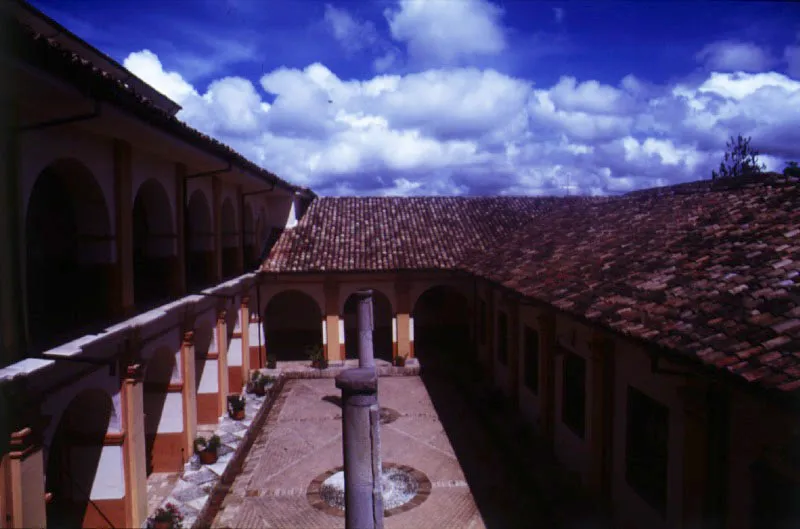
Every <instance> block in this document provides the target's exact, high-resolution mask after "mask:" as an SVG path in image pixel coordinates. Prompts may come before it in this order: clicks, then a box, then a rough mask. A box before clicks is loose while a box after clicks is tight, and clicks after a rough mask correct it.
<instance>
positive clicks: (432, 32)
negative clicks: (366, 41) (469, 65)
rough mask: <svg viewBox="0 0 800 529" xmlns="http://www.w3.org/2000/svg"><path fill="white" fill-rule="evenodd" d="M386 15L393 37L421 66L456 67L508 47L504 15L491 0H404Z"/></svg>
mask: <svg viewBox="0 0 800 529" xmlns="http://www.w3.org/2000/svg"><path fill="white" fill-rule="evenodd" d="M384 14H385V16H386V19H387V21H388V23H389V29H390V31H391V34H392V37H393V38H394V39H395V40H396V41H398V42H401V43H404V44H405V45H406V46H407V49H408V53H409V55H410V57H411V58H412V60H414V61H415V62H416V63H418V64H453V63H458V62H459V61H460V60H462V59H468V58H470V57H474V56H481V55H483V56H485V55H496V54H498V53H500V52H502V51H503V50H504V49H505V47H506V39H505V34H504V30H503V27H502V24H501V20H500V19H501V17H502V14H503V11H502V9H500V8H499V7H498V6H496V5H495V4H493V3H491V2H490V1H488V0H458V1H452V2H441V1H431V0H400V2H399V6H398V7H397V8H395V9H387V10H386V11H385V13H384Z"/></svg>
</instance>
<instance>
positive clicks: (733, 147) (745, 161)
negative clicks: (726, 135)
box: [711, 134, 766, 180]
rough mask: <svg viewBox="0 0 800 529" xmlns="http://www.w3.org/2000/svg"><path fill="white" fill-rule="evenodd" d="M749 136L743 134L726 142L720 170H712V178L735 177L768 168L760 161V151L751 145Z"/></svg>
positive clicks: (756, 172)
mask: <svg viewBox="0 0 800 529" xmlns="http://www.w3.org/2000/svg"><path fill="white" fill-rule="evenodd" d="M750 139H751V138H749V137H747V138H745V137H743V136H742V135H741V134H740V135H739V136H738V137H737V138H736V139H734V138H733V136H731V140H730V141H729V142H727V143H726V144H725V147H726V148H727V149H726V151H725V158H723V160H722V161H721V162H720V163H719V172H717V171H711V179H712V180H716V179H717V178H734V177H737V176H742V175H748V174H758V173H760V172H762V171H763V170H764V169H766V166H765V165H764V164H759V163H758V154H759V153H758V151H757V150H755V149H754V148H752V147H750Z"/></svg>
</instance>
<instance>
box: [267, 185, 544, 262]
mask: <svg viewBox="0 0 800 529" xmlns="http://www.w3.org/2000/svg"><path fill="white" fill-rule="evenodd" d="M558 200H559V199H555V198H534V197H527V198H519V197H492V198H469V197H425V198H421V197H404V198H403V197H361V198H357V197H343V198H318V199H316V200H314V202H312V203H311V206H310V207H309V209H308V211H307V212H306V214H305V215H304V216H303V218H302V219H301V220H300V222H299V224H298V225H297V227H295V228H294V229H292V230H287V231H286V232H284V234H283V236H282V237H281V239H280V240H279V241H278V243H277V244H276V245H275V247H274V248H273V250H272V252H271V253H270V255H269V257H268V259H267V260H266V262H265V263H264V270H267V271H270V272H317V271H388V270H407V269H417V270H419V269H452V268H454V267H455V266H456V265H457V264H458V263H459V262H460V261H461V260H462V259H463V256H464V255H465V252H466V251H467V249H470V248H475V249H477V250H478V251H487V250H489V248H491V247H492V246H493V245H494V244H495V243H496V241H497V240H498V239H500V238H502V237H507V236H508V235H510V234H511V233H512V232H513V231H515V230H518V229H520V228H521V227H522V226H524V225H525V224H527V223H529V222H530V221H531V219H533V218H534V217H535V216H536V215H537V214H539V213H541V212H542V211H544V210H545V209H547V208H548V207H552V205H554V204H555V203H556V202H557V201H558Z"/></svg>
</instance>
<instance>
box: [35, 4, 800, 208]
mask: <svg viewBox="0 0 800 529" xmlns="http://www.w3.org/2000/svg"><path fill="white" fill-rule="evenodd" d="M33 4H34V5H35V6H36V7H38V8H39V9H41V10H42V11H44V12H45V13H46V14H48V15H49V16H51V17H53V18H55V19H56V20H57V21H59V22H60V23H62V24H63V25H65V26H66V27H67V28H69V29H70V30H72V31H74V32H76V33H77V34H78V35H79V36H81V37H83V38H84V39H86V40H87V41H88V42H90V43H91V44H93V45H94V46H96V47H98V48H99V49H101V50H102V51H104V52H106V53H108V54H109V55H111V56H112V57H114V58H115V59H117V60H118V61H119V62H121V63H123V64H125V66H126V67H128V68H129V69H131V70H132V71H133V72H134V73H136V74H137V75H139V76H140V77H142V78H143V79H144V80H146V81H147V82H149V83H151V84H152V85H153V86H155V87H156V88H157V89H159V90H161V91H162V92H164V93H165V94H167V95H168V96H170V97H172V98H173V99H174V100H175V101H177V102H178V103H180V104H181V105H182V106H183V108H184V109H183V110H182V111H181V113H180V114H179V117H180V118H181V119H183V120H184V121H186V122H187V123H189V124H190V125H192V126H194V127H196V128H198V129H200V130H203V131H204V132H206V133H208V134H211V135H213V136H215V137H216V138H218V139H219V140H221V141H223V142H225V143H228V144H229V145H231V146H232V147H234V148H235V149H237V150H239V151H240V152H241V153H242V154H244V155H245V156H247V157H248V158H250V159H252V160H253V161H255V162H257V163H259V164H261V165H263V166H264V167H266V168H267V169H269V170H271V171H274V172H275V173H277V174H279V175H281V176H282V177H284V178H287V179H289V180H290V181H293V182H295V183H298V184H301V185H308V186H310V187H312V188H313V189H314V190H315V191H317V192H318V193H320V194H325V195H337V194H361V195H383V194H408V195H412V194H413V195H418V194H425V195H429V194H466V195H478V194H564V193H572V194H577V193H585V194H615V193H620V192H624V191H628V190H631V189H637V188H642V187H650V186H654V185H667V184H671V183H677V182H683V181H691V180H698V179H701V178H707V177H708V176H709V175H710V171H711V169H712V168H715V167H716V166H717V165H718V164H719V160H720V159H721V157H722V153H723V151H724V147H725V141H726V139H727V138H728V137H729V136H730V135H736V134H739V133H742V134H744V135H751V136H752V137H753V145H754V146H755V147H756V148H758V149H760V151H761V153H762V161H764V162H766V164H767V166H768V168H769V169H774V170H781V169H782V168H783V166H784V162H785V161H786V160H789V159H800V4H797V3H792V2H776V3H770V2H729V1H726V2H673V1H667V0H662V1H653V2H645V1H641V2H640V1H636V2H634V1H628V2H603V1H599V0H598V1H593V2H579V1H562V2H545V1H541V2H539V1H510V0H506V1H499V0H491V1H490V0H376V1H371V2H368V1H366V0H362V1H354V0H345V1H338V2H337V1H328V2H317V1H315V0H194V1H191V2H190V1H188V0H186V1H180V2H178V1H172V2H170V1H160V2H147V1H146V0H136V1H132V0H117V1H115V2H108V1H107V0H34V1H33Z"/></svg>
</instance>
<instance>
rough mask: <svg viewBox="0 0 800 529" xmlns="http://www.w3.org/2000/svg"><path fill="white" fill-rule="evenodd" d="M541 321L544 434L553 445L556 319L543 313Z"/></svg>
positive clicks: (548, 443)
mask: <svg viewBox="0 0 800 529" xmlns="http://www.w3.org/2000/svg"><path fill="white" fill-rule="evenodd" d="M537 320H538V323H539V337H540V344H541V349H540V351H539V354H540V355H541V363H540V367H541V370H542V372H541V375H540V380H541V383H542V386H541V396H540V397H539V398H540V402H541V404H540V406H541V417H542V419H541V420H542V424H541V427H542V434H543V436H544V438H545V440H546V442H547V445H548V446H549V447H550V448H552V447H553V439H554V434H555V409H556V408H555V407H556V397H555V388H556V379H555V377H556V373H555V369H556V366H555V353H556V351H555V346H556V320H555V317H553V315H552V314H542V315H541V316H539V317H538V318H537Z"/></svg>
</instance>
